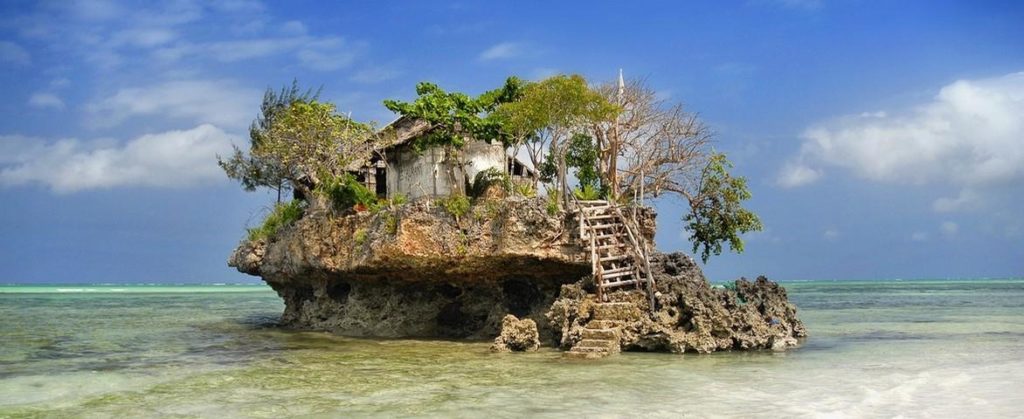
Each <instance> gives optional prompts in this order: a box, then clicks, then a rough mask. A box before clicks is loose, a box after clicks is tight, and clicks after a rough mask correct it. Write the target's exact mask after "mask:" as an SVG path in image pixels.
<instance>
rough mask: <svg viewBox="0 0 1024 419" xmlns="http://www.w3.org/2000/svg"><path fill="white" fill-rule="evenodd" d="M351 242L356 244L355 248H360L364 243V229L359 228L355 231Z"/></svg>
mask: <svg viewBox="0 0 1024 419" xmlns="http://www.w3.org/2000/svg"><path fill="white" fill-rule="evenodd" d="M352 240H353V241H354V242H355V243H356V246H362V245H363V243H366V229H365V228H361V229H358V230H356V232H355V233H353V234H352Z"/></svg>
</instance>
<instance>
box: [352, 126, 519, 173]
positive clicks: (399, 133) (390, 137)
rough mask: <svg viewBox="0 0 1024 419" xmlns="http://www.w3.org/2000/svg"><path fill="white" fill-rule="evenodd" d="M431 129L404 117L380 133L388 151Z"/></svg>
mask: <svg viewBox="0 0 1024 419" xmlns="http://www.w3.org/2000/svg"><path fill="white" fill-rule="evenodd" d="M431 128H432V127H431V125H430V123H429V122H427V121H424V120H422V119H419V118H414V117H410V116H405V115H402V116H400V117H398V118H397V119H395V120H394V121H391V122H390V123H388V124H387V125H385V126H384V127H383V128H381V129H380V131H378V132H379V133H381V134H383V135H384V136H385V139H384V144H385V145H384V146H383V147H382V148H383V149H385V150H387V149H390V148H394V147H398V146H400V145H405V144H408V143H410V142H412V141H413V140H415V139H416V138H417V137H419V136H421V135H423V134H426V133H427V132H428V131H430V129H431ZM510 158H514V159H515V161H516V162H517V163H519V164H520V165H522V166H523V168H525V169H526V170H527V171H528V172H529V173H533V169H532V168H530V167H528V166H527V165H526V164H525V163H524V162H523V161H522V160H520V159H519V158H518V157H511V156H510ZM364 165H365V163H364V162H362V163H359V162H352V163H350V164H349V166H348V167H346V169H345V170H348V171H357V170H359V169H360V168H362V167H363V166H364Z"/></svg>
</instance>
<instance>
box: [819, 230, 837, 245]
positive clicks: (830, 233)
mask: <svg viewBox="0 0 1024 419" xmlns="http://www.w3.org/2000/svg"><path fill="white" fill-rule="evenodd" d="M821 236H822V237H823V238H824V239H825V240H828V241H830V242H834V241H836V239H838V238H839V230H836V229H834V228H830V229H827V230H825V232H824V233H822V234H821Z"/></svg>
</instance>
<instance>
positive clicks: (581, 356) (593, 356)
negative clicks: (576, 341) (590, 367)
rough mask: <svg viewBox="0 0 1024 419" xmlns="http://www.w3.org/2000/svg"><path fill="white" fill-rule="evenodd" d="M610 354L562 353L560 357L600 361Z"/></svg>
mask: <svg viewBox="0 0 1024 419" xmlns="http://www.w3.org/2000/svg"><path fill="white" fill-rule="evenodd" d="M610 355H611V352H574V351H571V350H570V351H569V352H563V353H562V356H563V357H565V358H571V359H600V358H605V357H607V356H610Z"/></svg>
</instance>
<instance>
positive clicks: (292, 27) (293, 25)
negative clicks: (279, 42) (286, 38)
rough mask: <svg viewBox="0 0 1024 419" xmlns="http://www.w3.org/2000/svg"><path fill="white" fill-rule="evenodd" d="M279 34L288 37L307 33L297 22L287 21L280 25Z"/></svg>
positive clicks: (301, 24)
mask: <svg viewBox="0 0 1024 419" xmlns="http://www.w3.org/2000/svg"><path fill="white" fill-rule="evenodd" d="M281 32H284V33H285V34H288V35H305V34H306V32H307V29H306V25H305V24H303V23H302V22H299V21H297V20H289V21H287V22H285V23H284V24H283V25H281Z"/></svg>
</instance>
